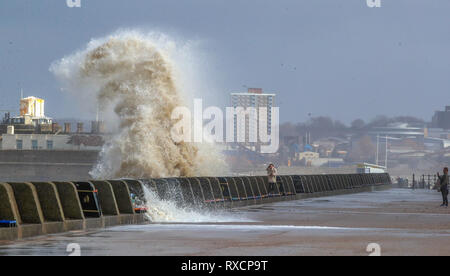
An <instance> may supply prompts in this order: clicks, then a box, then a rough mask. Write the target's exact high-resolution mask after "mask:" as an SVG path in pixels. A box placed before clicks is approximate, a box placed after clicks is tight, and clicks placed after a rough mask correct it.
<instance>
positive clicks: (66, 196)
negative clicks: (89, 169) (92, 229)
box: [52, 182, 84, 220]
mask: <svg viewBox="0 0 450 276" xmlns="http://www.w3.org/2000/svg"><path fill="white" fill-rule="evenodd" d="M52 183H53V184H55V186H56V190H57V191H58V196H59V198H60V202H61V207H62V209H63V213H64V218H65V219H66V220H84V215H83V209H82V208H81V203H80V199H79V198H78V192H77V188H76V187H75V184H73V183H72V182H52Z"/></svg>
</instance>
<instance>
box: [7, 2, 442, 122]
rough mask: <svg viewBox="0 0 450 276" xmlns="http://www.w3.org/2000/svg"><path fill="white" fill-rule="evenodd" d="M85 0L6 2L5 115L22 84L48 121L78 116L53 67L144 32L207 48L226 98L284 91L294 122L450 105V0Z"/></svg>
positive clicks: (286, 114)
mask: <svg viewBox="0 0 450 276" xmlns="http://www.w3.org/2000/svg"><path fill="white" fill-rule="evenodd" d="M81 1H82V7H81V8H72V9H71V8H68V7H67V6H66V1H65V0H39V1H36V0H1V1H0V96H1V97H0V109H12V108H16V109H17V108H18V99H19V89H20V87H23V88H24V90H25V95H34V96H40V97H42V98H44V99H46V113H47V115H49V116H52V117H56V118H61V117H74V116H78V115H79V114H78V112H79V111H78V110H79V109H78V108H77V107H76V106H75V105H74V104H72V101H71V100H70V98H69V97H67V95H64V93H62V92H61V91H59V84H58V82H57V81H56V80H55V78H54V76H53V75H52V74H51V73H50V72H49V70H48V68H49V67H50V64H51V63H52V62H53V61H55V60H58V59H60V58H62V57H63V56H65V55H69V54H71V53H73V52H74V51H75V50H77V49H81V48H83V46H84V45H85V44H86V43H87V42H88V41H89V40H90V39H91V38H93V37H102V36H105V35H107V34H109V33H112V32H114V31H116V30H117V29H119V28H135V27H138V28H141V29H144V30H153V29H156V30H162V31H164V32H167V33H169V34H170V35H172V36H175V37H177V38H181V39H186V40H199V41H202V43H201V46H200V50H201V51H203V52H204V53H205V56H208V57H210V58H211V62H210V63H208V64H209V65H210V66H212V67H214V70H213V72H214V74H215V75H216V76H215V77H214V78H213V80H214V82H215V86H216V87H217V89H218V90H217V91H220V95H218V96H217V100H218V101H219V100H220V101H222V102H223V101H226V104H228V101H229V93H230V92H234V91H240V90H244V89H245V88H244V86H248V87H262V88H264V90H266V91H270V92H276V93H277V95H278V96H277V97H278V98H277V102H278V105H279V106H280V112H281V120H282V121H283V122H284V121H294V122H297V121H303V120H306V119H307V117H308V115H307V114H308V113H312V114H313V116H318V115H327V116H331V117H333V118H334V119H339V120H342V121H344V122H346V123H349V122H350V121H351V120H352V119H355V118H363V119H365V120H369V119H371V118H373V117H375V116H376V115H379V114H384V115H388V116H395V115H412V116H417V117H420V118H423V119H425V120H430V119H431V116H432V115H433V112H434V110H437V109H443V106H444V105H445V104H450V100H449V95H450V54H449V51H450V28H449V27H450V16H449V15H450V1H448V0H432V1H430V0H382V7H381V8H368V7H367V5H366V0H277V1H275V0H273V1H267V0H242V1H233V0H221V1H218V0H158V1H152V0H126V1H125V0H120V1H119V0H81ZM216 93H218V92H216ZM214 104H217V103H214Z"/></svg>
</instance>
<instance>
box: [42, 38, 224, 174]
mask: <svg viewBox="0 0 450 276" xmlns="http://www.w3.org/2000/svg"><path fill="white" fill-rule="evenodd" d="M175 44H176V43H174V42H173V41H171V40H170V39H168V38H167V37H166V36H164V38H163V39H161V35H159V36H158V38H155V35H145V34H142V33H139V32H136V31H128V32H123V31H122V32H120V33H117V34H114V35H111V36H109V37H106V38H103V39H97V40H93V41H91V42H90V43H89V44H88V45H87V47H86V49H85V50H83V51H80V52H77V53H75V54H73V55H71V56H68V57H65V58H63V59H61V60H59V61H57V62H55V63H54V64H53V65H52V66H51V68H50V70H51V71H52V72H53V73H54V74H55V75H56V76H57V77H58V78H59V79H60V80H62V83H63V84H64V89H65V90H68V91H71V92H72V94H73V95H76V96H77V97H79V98H81V99H82V101H83V102H84V103H87V102H93V103H95V104H97V105H98V107H99V108H100V110H101V111H102V114H103V116H104V118H103V119H106V120H107V121H109V125H114V124H115V132H114V134H113V135H112V136H111V137H110V138H109V139H108V140H107V141H106V143H105V145H104V146H103V149H102V151H101V153H100V159H99V162H98V164H97V165H96V167H95V168H94V169H93V170H92V171H91V175H92V177H94V178H103V179H107V178H121V177H133V178H151V177H169V176H170V177H175V176H200V175H208V174H209V175H211V174H215V173H222V172H223V171H221V168H222V167H223V165H224V163H223V161H222V160H223V159H222V158H221V156H220V154H217V152H216V151H215V150H214V149H211V147H210V146H208V145H198V144H192V143H184V142H181V143H175V142H174V141H173V140H172V139H171V134H170V133H171V129H172V127H173V125H174V124H175V123H176V121H174V120H172V119H171V113H172V111H173V110H174V108H175V107H177V106H183V105H185V101H184V100H185V99H188V98H189V97H188V95H186V94H187V93H186V92H185V91H183V89H184V88H183V87H182V86H183V84H184V82H183V81H182V79H183V77H186V75H188V74H187V72H180V71H179V68H178V67H177V64H176V62H175V61H174V60H173V59H172V56H171V51H172V50H171V49H174V48H176V45H175ZM179 56H181V57H182V55H179ZM189 73H191V72H189ZM183 92H184V93H183ZM204 147H207V149H204Z"/></svg>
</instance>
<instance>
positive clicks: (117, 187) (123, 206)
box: [108, 180, 135, 214]
mask: <svg viewBox="0 0 450 276" xmlns="http://www.w3.org/2000/svg"><path fill="white" fill-rule="evenodd" d="M108 183H109V184H111V187H112V189H113V191H114V197H115V199H116V203H117V208H118V209H119V213H120V214H134V213H135V212H134V208H133V203H132V202H131V195H130V190H129V188H128V185H127V183H125V182H124V181H122V180H108Z"/></svg>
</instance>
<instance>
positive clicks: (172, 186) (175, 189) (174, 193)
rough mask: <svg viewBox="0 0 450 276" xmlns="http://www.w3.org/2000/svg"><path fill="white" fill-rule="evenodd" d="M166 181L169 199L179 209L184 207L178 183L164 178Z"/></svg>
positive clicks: (176, 180) (184, 203) (175, 179)
mask: <svg viewBox="0 0 450 276" xmlns="http://www.w3.org/2000/svg"><path fill="white" fill-rule="evenodd" d="M166 181H167V186H168V189H167V193H168V194H169V197H168V198H169V199H170V200H172V201H175V204H176V205H177V206H179V207H184V206H186V202H185V200H184V196H183V193H182V191H181V186H180V182H179V181H178V179H177V178H173V177H172V178H166Z"/></svg>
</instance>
